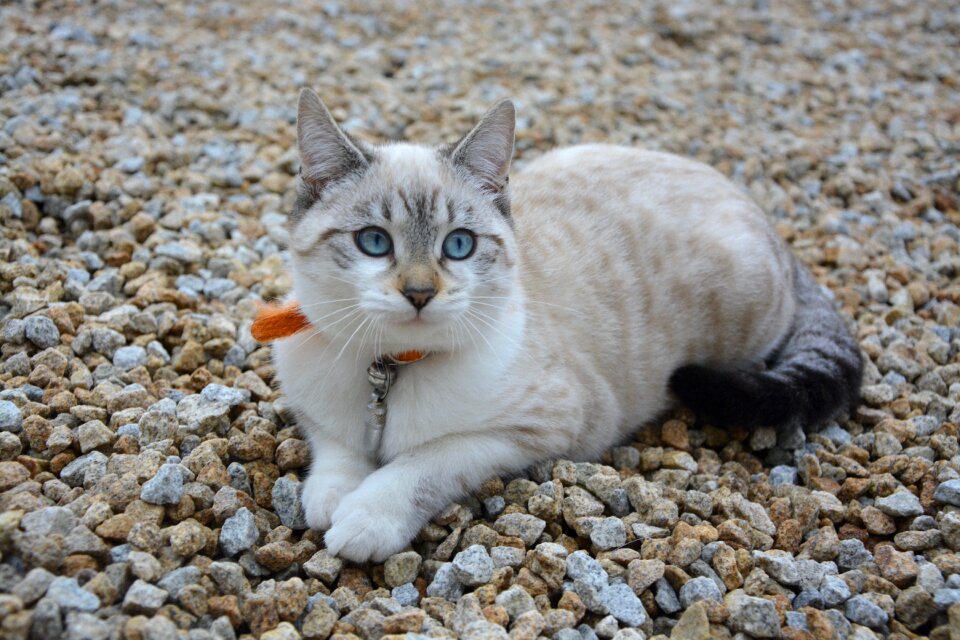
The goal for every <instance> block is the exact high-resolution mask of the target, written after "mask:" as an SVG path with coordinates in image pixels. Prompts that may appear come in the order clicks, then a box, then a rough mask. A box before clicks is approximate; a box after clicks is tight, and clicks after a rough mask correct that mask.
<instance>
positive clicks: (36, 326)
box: [23, 316, 60, 349]
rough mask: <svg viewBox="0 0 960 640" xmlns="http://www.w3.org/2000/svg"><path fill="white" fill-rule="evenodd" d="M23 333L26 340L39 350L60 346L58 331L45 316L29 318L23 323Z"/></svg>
mask: <svg viewBox="0 0 960 640" xmlns="http://www.w3.org/2000/svg"><path fill="white" fill-rule="evenodd" d="M23 331H24V335H25V336H26V338H27V340H29V341H30V342H32V343H33V344H35V345H36V346H37V347H39V348H41V349H48V348H50V347H55V346H57V345H58V344H60V330H59V329H57V325H56V324H54V322H53V320H51V319H50V318H48V317H47V316H31V317H29V318H27V319H26V320H24V321H23Z"/></svg>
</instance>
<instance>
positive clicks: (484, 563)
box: [452, 544, 494, 587]
mask: <svg viewBox="0 0 960 640" xmlns="http://www.w3.org/2000/svg"><path fill="white" fill-rule="evenodd" d="M452 564H453V575H454V577H455V578H456V580H457V581H458V582H459V583H460V584H462V585H464V586H467V587H475V586H478V585H481V584H486V583H487V582H489V581H490V578H491V577H492V576H493V569H494V566H493V560H491V559H490V555H489V554H488V553H487V549H486V547H484V546H483V545H479V544H476V545H473V546H471V547H468V548H467V549H465V550H463V551H461V552H460V553H458V554H457V555H456V556H454V558H453V563H452Z"/></svg>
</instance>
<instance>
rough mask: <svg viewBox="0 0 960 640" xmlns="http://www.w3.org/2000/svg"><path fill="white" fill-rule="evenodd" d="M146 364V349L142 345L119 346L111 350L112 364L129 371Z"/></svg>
mask: <svg viewBox="0 0 960 640" xmlns="http://www.w3.org/2000/svg"><path fill="white" fill-rule="evenodd" d="M145 364H147V350H146V349H144V348H143V347H138V346H130V347H120V348H119V349H117V350H116V351H114V352H113V366H115V367H117V368H118V369H122V370H123V371H130V370H131V369H135V368H137V367H142V366H143V365H145Z"/></svg>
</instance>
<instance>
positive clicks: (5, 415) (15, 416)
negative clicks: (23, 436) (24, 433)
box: [0, 400, 23, 433]
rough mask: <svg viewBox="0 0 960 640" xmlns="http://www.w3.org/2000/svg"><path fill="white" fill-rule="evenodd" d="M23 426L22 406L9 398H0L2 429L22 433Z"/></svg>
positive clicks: (0, 424) (0, 429)
mask: <svg viewBox="0 0 960 640" xmlns="http://www.w3.org/2000/svg"><path fill="white" fill-rule="evenodd" d="M22 428H23V414H22V413H21V412H20V408H19V407H17V405H15V404H13V403H12V402H10V401H9V400H0V431H9V432H11V433H20V429H22Z"/></svg>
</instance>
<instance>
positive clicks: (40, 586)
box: [11, 567, 54, 606]
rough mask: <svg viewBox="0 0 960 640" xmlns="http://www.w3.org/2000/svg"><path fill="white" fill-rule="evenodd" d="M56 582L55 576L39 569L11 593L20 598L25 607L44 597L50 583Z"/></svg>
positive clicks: (25, 578) (32, 570) (24, 579)
mask: <svg viewBox="0 0 960 640" xmlns="http://www.w3.org/2000/svg"><path fill="white" fill-rule="evenodd" d="M53 580H54V575H53V574H52V573H50V572H49V571H47V570H46V569H43V568H42V567H37V568H36V569H31V570H30V572H29V573H28V574H27V575H26V576H25V577H24V578H23V580H21V581H20V582H18V583H17V584H16V586H14V587H13V589H12V591H11V593H13V595H15V596H17V597H18V598H20V600H22V601H23V603H24V604H25V605H28V606H29V605H31V604H33V603H34V602H36V601H37V600H39V599H40V598H42V597H43V596H44V594H45V593H46V592H47V589H48V588H49V587H50V583H52V582H53Z"/></svg>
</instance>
